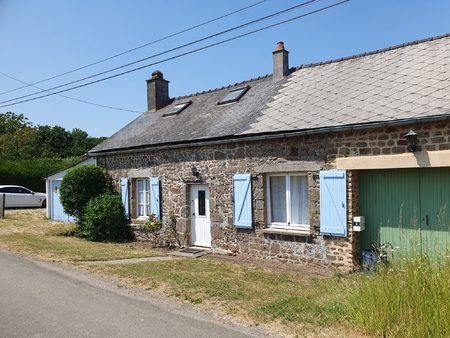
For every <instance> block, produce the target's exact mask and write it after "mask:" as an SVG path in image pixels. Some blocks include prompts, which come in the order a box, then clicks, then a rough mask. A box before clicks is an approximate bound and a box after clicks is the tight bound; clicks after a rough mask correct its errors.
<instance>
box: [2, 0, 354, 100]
mask: <svg viewBox="0 0 450 338" xmlns="http://www.w3.org/2000/svg"><path fill="white" fill-rule="evenodd" d="M349 1H350V0H343V1H339V2H336V3H333V4H331V5H328V6H325V7H322V8H319V9H316V10H314V11H311V12H308V13H305V14H302V15H298V16H295V17H293V18H290V19H286V20H283V21H280V22H277V23H274V24H271V25H268V26H264V27H262V28H259V29H255V30H253V31H250V32H247V33H243V34H240V35H237V36H234V37H231V38H228V39H225V40H221V41H219V42H215V43H212V44H209V45H206V46H204V47H200V48H197V49H193V50H190V51H188V52H185V53H181V54H178V55H175V56H172V57H170V58H166V59H164V60H161V61H157V62H153V63H149V64H147V65H143V66H140V67H137V68H133V69H130V70H127V71H125V72H121V73H118V74H114V75H111V76H107V77H104V78H101V79H97V80H95V81H91V82H87V83H84V84H81V85H78V86H74V87H70V88H66V89H63V90H60V91H57V92H53V93H52V94H46V95H41V96H37V97H34V98H31V99H27V100H22V101H19V102H14V103H11V104H7V105H3V106H0V108H3V107H8V106H12V105H16V104H19V103H24V102H29V101H34V100H37V99H41V98H44V97H48V96H51V95H55V94H60V93H64V92H67V91H70V90H74V89H78V88H82V87H86V86H89V85H92V84H95V83H98V82H102V81H106V80H109V79H113V78H116V77H119V76H122V75H125V74H129V73H132V72H136V71H138V70H141V69H144V68H148V67H152V66H154V65H157V64H160V63H164V62H167V61H171V60H174V59H178V58H181V57H183V56H186V55H189V54H194V53H197V52H199V51H202V50H205V49H209V48H212V47H215V46H218V45H221V44H224V43H227V42H230V41H233V40H237V39H240V38H243V37H245V36H248V35H251V34H255V33H258V32H261V31H264V30H267V29H270V28H273V27H277V26H280V25H283V24H286V23H289V22H292V21H295V20H298V19H301V18H303V17H306V16H309V15H312V14H315V13H319V12H322V11H325V10H327V9H330V8H332V7H336V6H339V5H342V4H344V3H346V2H349Z"/></svg>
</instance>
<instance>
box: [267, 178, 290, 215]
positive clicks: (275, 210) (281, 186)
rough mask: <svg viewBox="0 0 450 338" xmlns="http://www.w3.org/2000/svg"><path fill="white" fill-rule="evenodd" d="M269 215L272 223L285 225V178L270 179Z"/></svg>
mask: <svg viewBox="0 0 450 338" xmlns="http://www.w3.org/2000/svg"><path fill="white" fill-rule="evenodd" d="M270 214H271V222H272V223H274V222H275V223H287V215H286V177H285V176H271V177H270Z"/></svg>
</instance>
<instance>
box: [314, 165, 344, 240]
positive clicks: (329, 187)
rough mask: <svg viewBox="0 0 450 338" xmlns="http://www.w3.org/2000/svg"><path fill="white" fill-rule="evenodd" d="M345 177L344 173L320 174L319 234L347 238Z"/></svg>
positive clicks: (325, 172)
mask: <svg viewBox="0 0 450 338" xmlns="http://www.w3.org/2000/svg"><path fill="white" fill-rule="evenodd" d="M346 178H347V175H346V172H345V171H337V170H330V171H321V172H320V234H321V235H331V236H339V237H346V236H347V179H346Z"/></svg>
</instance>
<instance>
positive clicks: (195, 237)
mask: <svg viewBox="0 0 450 338" xmlns="http://www.w3.org/2000/svg"><path fill="white" fill-rule="evenodd" d="M191 212H192V218H191V222H192V244H193V245H198V246H205V247H208V248H210V247H211V220H210V218H209V190H208V188H207V187H206V186H193V187H192V188H191Z"/></svg>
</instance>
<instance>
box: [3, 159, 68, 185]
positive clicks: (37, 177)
mask: <svg viewBox="0 0 450 338" xmlns="http://www.w3.org/2000/svg"><path fill="white" fill-rule="evenodd" d="M75 161H76V159H75V158H67V159H53V158H39V159H33V160H19V161H7V160H0V185H4V184H14V185H22V186H24V187H27V188H29V189H31V190H33V191H36V192H45V181H44V179H45V178H46V177H47V176H49V175H51V174H53V173H55V172H57V171H59V170H62V169H64V168H67V167H69V166H71V165H72V164H73V163H74V162H75Z"/></svg>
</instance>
